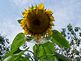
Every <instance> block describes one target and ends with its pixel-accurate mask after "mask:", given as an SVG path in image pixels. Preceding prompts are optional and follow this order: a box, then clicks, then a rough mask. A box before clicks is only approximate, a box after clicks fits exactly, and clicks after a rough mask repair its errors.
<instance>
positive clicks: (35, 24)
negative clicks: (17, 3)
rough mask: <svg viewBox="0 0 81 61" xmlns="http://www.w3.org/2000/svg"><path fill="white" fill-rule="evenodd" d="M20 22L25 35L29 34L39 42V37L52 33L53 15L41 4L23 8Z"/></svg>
mask: <svg viewBox="0 0 81 61" xmlns="http://www.w3.org/2000/svg"><path fill="white" fill-rule="evenodd" d="M22 14H23V19H22V20H21V22H20V24H21V26H22V28H23V29H24V33H25V34H26V35H31V36H33V37H34V38H35V39H36V42H39V40H40V39H41V38H44V37H47V36H49V35H51V34H52V31H51V29H52V26H53V21H54V17H53V16H52V14H53V13H52V11H51V10H49V9H44V5H43V4H39V5H38V6H37V5H36V6H32V7H30V8H29V9H25V11H24V12H23V13H22Z"/></svg>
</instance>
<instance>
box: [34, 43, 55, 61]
mask: <svg viewBox="0 0 81 61" xmlns="http://www.w3.org/2000/svg"><path fill="white" fill-rule="evenodd" d="M33 50H34V53H35V59H36V60H39V59H40V60H41V61H46V60H48V61H54V60H55V56H54V45H53V44H52V43H51V42H47V43H44V44H36V45H35V46H34V47H33Z"/></svg>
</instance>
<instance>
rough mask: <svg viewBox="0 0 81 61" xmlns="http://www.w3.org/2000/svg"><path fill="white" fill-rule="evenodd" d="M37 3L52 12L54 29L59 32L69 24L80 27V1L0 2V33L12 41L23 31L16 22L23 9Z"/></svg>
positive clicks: (13, 0)
mask: <svg viewBox="0 0 81 61" xmlns="http://www.w3.org/2000/svg"><path fill="white" fill-rule="evenodd" d="M39 3H44V4H45V8H49V9H51V10H52V11H53V13H54V14H53V15H54V17H55V27H54V28H55V29H58V30H60V29H61V28H63V27H66V26H67V24H69V23H71V24H72V25H73V26H81V0H0V33H1V34H3V35H7V37H8V38H9V39H10V41H12V39H13V38H14V37H15V35H16V34H17V33H19V32H22V31H23V30H22V28H21V27H20V25H19V23H18V22H17V20H18V19H20V18H22V15H21V14H22V12H23V11H24V9H25V8H28V7H29V6H31V5H35V4H39Z"/></svg>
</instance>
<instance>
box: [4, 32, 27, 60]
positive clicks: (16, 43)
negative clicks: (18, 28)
mask: <svg viewBox="0 0 81 61" xmlns="http://www.w3.org/2000/svg"><path fill="white" fill-rule="evenodd" d="M25 41H26V39H25V35H24V34H23V33H19V34H17V36H16V37H15V38H14V40H13V42H12V44H11V50H10V51H9V52H7V53H6V54H5V56H3V59H5V58H6V57H8V56H10V55H12V54H16V53H19V52H21V51H20V50H19V47H20V46H21V45H23V44H24V43H25Z"/></svg>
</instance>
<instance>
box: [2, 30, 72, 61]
mask: <svg viewBox="0 0 81 61" xmlns="http://www.w3.org/2000/svg"><path fill="white" fill-rule="evenodd" d="M31 38H32V37H27V36H25V35H24V34H23V33H19V34H17V36H16V37H15V38H14V40H13V42H12V44H11V48H10V51H9V52H7V53H6V54H5V55H4V56H3V61H5V60H7V61H11V60H12V61H23V60H24V61H60V60H61V61H71V59H69V58H67V57H65V56H63V55H61V54H59V53H57V52H55V45H58V46H59V47H61V48H66V49H67V48H70V45H69V43H68V41H67V40H66V39H65V38H64V37H63V36H62V34H61V33H60V32H58V31H57V30H53V35H51V36H50V37H48V38H47V40H49V41H48V42H46V43H43V44H35V45H34V46H33V51H30V50H29V47H26V48H24V49H20V47H21V46H22V45H24V43H25V42H27V41H28V42H29V40H32V39H33V38H32V39H31ZM64 43H65V44H64ZM25 52H28V53H27V54H25ZM30 53H31V54H30Z"/></svg>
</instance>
